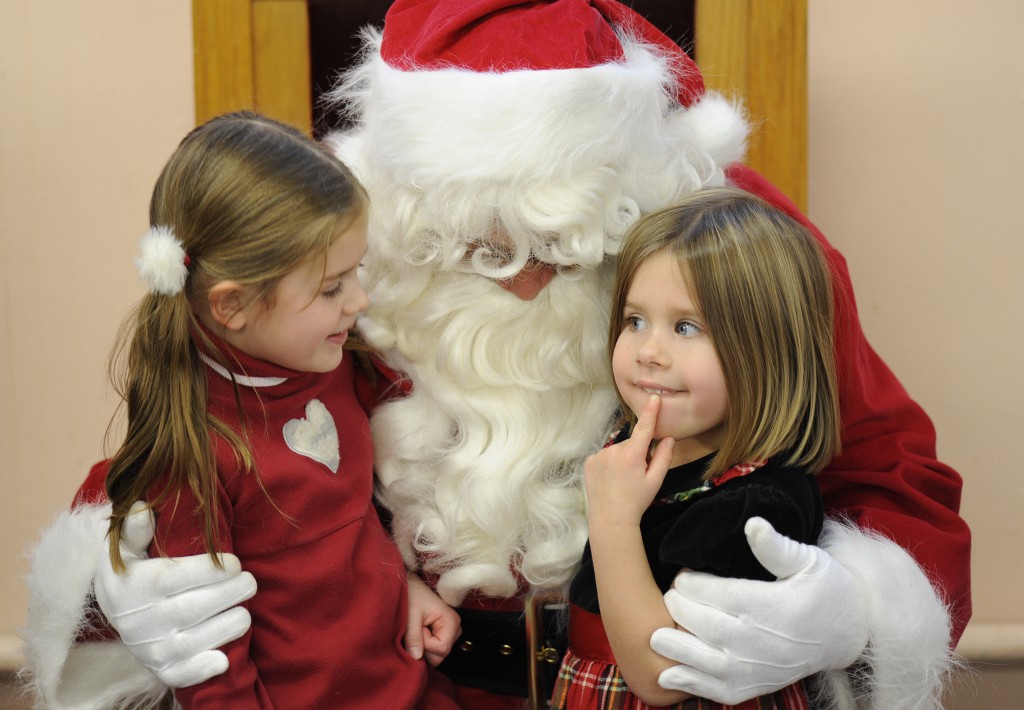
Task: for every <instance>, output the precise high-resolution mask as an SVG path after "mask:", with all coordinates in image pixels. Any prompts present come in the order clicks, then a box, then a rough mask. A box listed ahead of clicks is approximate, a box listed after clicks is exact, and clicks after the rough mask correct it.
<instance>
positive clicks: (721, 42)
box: [695, 0, 807, 209]
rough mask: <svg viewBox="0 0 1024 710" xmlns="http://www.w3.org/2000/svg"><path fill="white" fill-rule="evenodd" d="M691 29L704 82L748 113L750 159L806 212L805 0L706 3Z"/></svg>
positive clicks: (717, 0)
mask: <svg viewBox="0 0 1024 710" xmlns="http://www.w3.org/2000/svg"><path fill="white" fill-rule="evenodd" d="M695 27H696V30H695V35H696V59H697V63H698V65H699V66H700V67H701V70H702V71H703V72H704V78H705V81H706V82H707V85H708V87H709V88H712V89H716V90H718V91H721V92H722V93H723V94H725V95H727V96H737V97H740V98H742V99H743V102H744V104H745V105H746V107H747V110H748V111H749V114H750V120H751V122H752V124H753V126H754V133H753V135H752V136H751V141H750V149H749V152H748V157H747V163H748V164H749V165H751V167H753V168H755V169H756V170H758V171H759V172H761V173H762V174H763V175H765V176H766V177H767V178H768V179H769V180H771V181H772V182H773V183H775V185H777V186H778V187H779V188H780V189H781V190H782V191H783V192H785V193H786V194H787V195H788V196H789V197H790V198H791V199H792V200H793V201H794V202H796V204H797V205H798V206H799V207H800V208H801V209H806V208H807V0H705V1H704V2H698V3H697V11H696V19H695Z"/></svg>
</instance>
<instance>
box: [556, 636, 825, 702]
mask: <svg viewBox="0 0 1024 710" xmlns="http://www.w3.org/2000/svg"><path fill="white" fill-rule="evenodd" d="M666 707H670V708H673V709H674V710H810V705H809V704H808V700H807V693H806V691H805V690H804V686H803V683H794V684H793V685H789V686H786V687H785V688H783V689H782V690H780V691H778V692H776V693H772V694H771V695H762V696H761V697H758V698H754V699H752V700H748V701H746V702H743V703H740V704H739V705H723V704H722V703H716V702H714V701H712V700H707V699H704V698H690V699H689V700H684V701H683V702H681V703H677V704H675V705H670V706H666ZM551 708H552V709H553V710H582V709H585V710H655V708H654V706H651V705H648V704H647V703H644V702H642V701H641V700H640V699H639V698H638V697H636V696H635V695H633V694H632V693H631V692H630V691H629V688H628V687H627V686H626V682H625V681H624V680H623V679H622V673H620V672H619V667H618V666H617V665H615V664H614V663H605V662H603V661H592V660H589V659H586V658H581V657H579V656H576V655H574V654H573V652H572V649H570V650H569V651H568V652H566V654H565V658H564V659H563V660H562V667H561V669H559V671H558V680H557V682H556V683H555V689H554V692H553V693H552V696H551Z"/></svg>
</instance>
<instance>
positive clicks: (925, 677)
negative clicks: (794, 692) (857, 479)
mask: <svg viewBox="0 0 1024 710" xmlns="http://www.w3.org/2000/svg"><path fill="white" fill-rule="evenodd" d="M819 544H820V545H821V547H822V548H824V549H825V550H827V551H828V552H829V554H831V555H832V557H833V558H835V560H836V561H837V562H839V563H840V564H841V565H842V566H843V567H845V568H846V569H847V570H848V571H849V572H850V573H851V574H852V575H853V576H854V578H855V579H857V580H858V582H859V583H860V585H861V589H862V592H863V594H864V597H865V609H866V614H867V625H868V632H869V639H870V640H869V642H868V648H867V649H866V650H865V653H864V656H863V657H862V658H861V661H862V663H863V665H864V666H865V668H864V669H863V672H862V673H860V674H859V675H860V677H856V676H854V675H852V671H851V669H847V670H845V671H832V672H829V673H826V674H823V679H822V681H823V682H822V683H821V688H820V691H821V694H822V697H821V698H820V700H821V702H822V703H823V704H822V707H825V708H832V709H839V708H843V709H844V710H845V709H847V708H850V709H853V708H856V709H858V710H930V709H937V708H941V706H942V705H941V703H942V691H943V688H944V686H945V683H946V681H947V679H948V677H949V675H950V673H951V671H952V670H953V669H954V668H955V667H956V665H957V662H956V659H955V656H954V654H953V652H952V650H951V648H950V638H951V635H950V628H951V620H950V615H949V610H948V609H947V608H946V606H945V604H944V603H943V602H942V599H941V597H940V596H939V594H938V593H937V592H936V591H935V589H934V588H933V587H932V585H931V583H930V582H929V580H928V578H927V577H926V576H925V574H924V572H923V571H922V570H921V568H920V567H919V566H918V565H917V563H916V562H915V561H914V560H913V558H911V557H910V555H909V554H907V552H906V551H905V550H903V548H901V547H899V546H898V545H896V544H895V543H894V542H892V541H890V540H887V539H885V538H882V537H880V536H878V535H875V534H872V533H867V532H865V531H862V530H859V529H857V528H855V527H853V526H851V525H845V524H842V523H838V522H835V521H827V522H826V524H825V530H824V532H823V533H822V536H821V540H820V542H819ZM858 665H861V664H855V665H854V666H853V667H852V668H856V667H857V666H858Z"/></svg>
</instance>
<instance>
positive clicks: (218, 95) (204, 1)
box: [192, 0, 313, 133]
mask: <svg viewBox="0 0 1024 710" xmlns="http://www.w3.org/2000/svg"><path fill="white" fill-rule="evenodd" d="M192 32H193V47H194V56H195V82H196V88H195V92H196V122H197V123H202V122H203V121H206V120H208V119H210V118H212V117H214V116H216V115H218V114H221V113H225V112H228V111H238V110H242V109H255V110H256V111H259V112H260V113H263V114H265V115H267V116H270V117H272V118H276V119H277V120H279V121H284V122H285V123H290V124H292V125H294V126H296V127H297V128H299V129H300V130H302V131H305V132H306V133H309V132H310V130H311V126H312V122H313V117H312V98H311V91H310V78H309V21H308V17H307V12H306V3H305V0H217V1H216V2H211V1H210V0H192Z"/></svg>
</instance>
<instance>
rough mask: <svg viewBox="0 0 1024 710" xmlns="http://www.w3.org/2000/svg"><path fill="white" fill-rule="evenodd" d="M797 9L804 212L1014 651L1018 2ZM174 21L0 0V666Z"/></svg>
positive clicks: (132, 198) (107, 313)
mask: <svg viewBox="0 0 1024 710" xmlns="http://www.w3.org/2000/svg"><path fill="white" fill-rule="evenodd" d="M809 4H810V5H811V10H810V13H811V14H810V23H809V32H810V127H811V136H810V141H811V145H810V152H811V165H810V209H809V211H810V213H811V216H812V217H813V218H814V219H815V220H816V221H817V223H818V224H819V225H820V226H821V227H822V228H823V229H824V230H825V232H826V234H828V235H829V237H830V238H831V239H832V240H833V241H834V242H835V243H836V244H837V245H838V246H840V248H841V249H842V250H843V251H844V252H845V254H846V255H847V257H848V259H849V262H850V267H851V271H852V274H853V277H854V281H855V284H856V287H857V294H858V298H859V302H860V308H861V315H862V318H863V320H864V327H865V330H866V331H867V333H868V335H869V337H870V338H871V340H872V341H873V343H874V344H875V346H876V348H877V349H878V350H879V351H880V352H881V353H882V354H883V356H884V357H885V359H886V360H887V361H888V362H889V363H890V365H891V366H892V367H893V369H894V370H895V371H896V372H897V374H898V375H899V376H900V377H901V378H902V380H903V381H904V382H905V384H906V385H907V387H908V389H909V390H910V391H911V393H912V394H913V395H915V396H916V397H917V398H918V399H919V400H920V401H921V402H922V403H923V404H924V406H925V407H926V409H927V410H928V411H929V412H930V413H931V414H932V416H933V418H934V420H935V423H936V426H937V428H938V432H939V437H940V453H941V455H942V457H943V458H944V459H945V460H947V461H948V462H950V463H951V464H953V465H954V466H955V467H956V468H957V469H958V470H960V471H961V472H962V473H963V474H964V477H965V478H966V480H967V485H966V490H965V494H964V515H965V517H966V518H967V520H968V521H969V522H970V523H971V525H972V527H973V529H974V534H975V564H974V575H975V592H974V596H975V604H976V612H975V620H976V623H974V624H972V627H971V628H970V629H969V634H972V635H969V637H968V639H967V641H965V646H969V647H970V651H971V652H972V653H973V654H980V653H983V652H991V651H992V650H993V649H995V650H996V651H998V652H999V653H1001V654H1002V655H1017V656H1018V657H1024V633H1021V629H1024V605H1021V604H1020V603H1019V597H1020V592H1019V591H1017V590H1020V589H1022V588H1024V571H1022V570H1021V568H1020V567H1021V566H1020V565H1019V564H1012V562H1016V561H1019V560H1021V553H1020V551H1019V548H1018V546H1017V544H1018V543H1017V541H1016V540H1015V537H1016V536H1017V534H1019V532H1020V531H1021V524H1020V523H1019V522H1018V521H1019V519H1020V513H1019V511H1020V510H1021V509H1022V508H1024V477H1022V476H1021V475H1020V471H1019V469H1020V468H1021V464H1020V462H1021V461H1022V460H1024V450H1022V448H1024V444H1022V443H1021V442H1024V433H1021V432H1018V431H1017V427H1018V426H1020V425H1022V424H1024V416H1022V415H1024V411H1022V409H1024V405H1022V403H1021V395H1022V394H1024V387H1022V384H1024V382H1022V380H1024V374H1022V372H1021V368H1020V367H1018V366H1017V365H1018V363H1020V362H1021V361H1022V358H1021V350H1022V344H1024V336H1022V335H1021V332H1020V327H1019V326H1018V325H1017V321H1018V318H1017V316H1018V311H1019V310H1020V307H1021V305H1024V298H1022V297H1021V295H1020V292H1019V290H1018V288H1019V287H1018V284H1019V283H1020V281H1021V279H1020V277H1019V276H1018V275H1017V274H1016V271H1018V270H1020V269H1021V267H1022V266H1024V238H1022V237H1024V235H1022V231H1024V230H1022V228H1021V227H1020V226H1019V224H1018V223H1017V221H1016V220H1011V215H1010V210H1011V209H1012V208H1013V207H1014V206H1015V205H1016V204H1017V203H1018V202H1020V201H1021V197H1020V193H1021V192H1022V191H1021V189H1020V188H1021V187H1022V185H1021V181H1020V180H1019V179H1017V175H1016V172H1015V171H1014V169H1015V168H1016V165H1015V164H1014V163H1015V162H1016V161H1017V160H1019V159H1020V158H1021V157H1022V155H1024V151H1022V147H1024V146H1022V142H1024V138H1022V137H1021V134H1020V132H1019V131H1017V132H1015V131H1014V129H1018V128H1019V127H1020V126H1024V45H1022V43H1021V42H1020V41H1019V38H1018V37H1017V36H1016V32H1017V30H1019V28H1020V27H1024V5H1021V4H1020V3H1018V2H1017V0H989V2H986V3H977V4H975V5H972V6H970V10H969V11H968V10H966V8H967V7H968V6H967V5H965V4H964V3H962V2H956V3H954V2H952V1H951V0H945V1H942V2H938V1H935V0H932V1H930V2H929V1H927V0H905V1H904V2H900V3H893V2H891V0H865V1H864V2H860V3H832V2H814V1H813V0H812V2H811V3H809ZM188 8H189V4H188V3H186V2H184V1H183V0H148V1H147V2H144V3H143V2H138V1H137V0H104V1H103V2H93V3H80V2H76V1H75V0H53V1H52V2H48V3H40V2H35V1H34V0H3V1H2V2H0V96H2V97H3V99H2V101H0V477H2V480H3V482H4V486H5V491H6V492H5V494H4V495H3V496H2V497H0V498H2V502H0V506H2V507H0V569H2V571H3V574H2V584H0V609H2V610H3V612H2V616H0V666H2V665H5V664H16V663H17V661H18V652H17V642H16V640H15V639H14V635H15V633H16V630H17V628H18V627H19V626H20V625H21V624H22V623H23V620H24V608H25V605H26V592H25V589H24V586H23V583H22V577H23V575H24V574H25V571H26V565H25V563H24V560H23V558H22V550H23V549H24V548H25V546H26V545H28V544H29V543H30V542H31V541H33V540H35V539H36V537H37V534H38V531H39V530H40V529H41V528H42V527H44V526H45V525H46V524H47V522H48V521H49V520H50V518H51V516H52V515H53V514H54V512H55V511H57V510H59V509H61V508H63V507H65V506H66V505H67V503H68V502H69V500H70V497H71V495H72V493H73V492H74V490H75V487H76V486H77V484H78V482H79V481H80V480H81V478H82V476H83V475H84V474H85V472H86V470H87V467H88V465H89V464H90V463H92V462H93V461H94V460H96V459H97V458H99V457H100V456H101V454H102V448H101V441H102V436H103V431H104V427H105V425H106V421H107V419H108V417H109V415H110V413H111V412H112V409H113V398H112V396H111V393H110V391H109V387H108V386H107V384H106V374H105V358H106V355H107V350H108V348H109V344H110V342H111V339H112V337H113V334H114V331H115V329H116V327H117V324H118V322H119V321H120V319H121V317H122V316H123V314H124V313H125V312H126V311H127V309H128V308H129V305H130V303H131V302H132V301H133V300H134V299H135V298H136V297H137V296H138V295H139V294H140V292H141V291H140V288H139V285H138V284H137V282H136V280H135V275H134V269H133V267H132V265H131V260H132V259H133V258H134V256H135V251H136V239H137V237H138V235H139V234H141V232H142V231H143V230H144V229H145V227H146V205H147V200H148V195H149V191H150V189H151V187H152V183H153V180H154V179H155V177H156V174H157V172H158V171H159V168H160V166H161V165H162V163H163V161H164V160H165V159H166V157H167V155H168V154H169V153H170V151H171V150H172V149H173V147H174V145H175V144H176V143H177V141H178V140H179V139H180V138H181V136H182V135H183V134H184V133H185V132H186V131H187V130H188V128H189V127H190V126H191V123H192V115H193V99H192V94H191V92H192V79H191V77H192V65H191V39H190V32H191V28H190V17H189V9H188ZM997 624H1009V626H1006V627H1005V629H1004V630H1002V631H999V630H998V629H997V628H996V627H997ZM1014 625H1016V626H1014ZM975 629H979V630H980V633H975ZM972 644H973V645H972Z"/></svg>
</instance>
